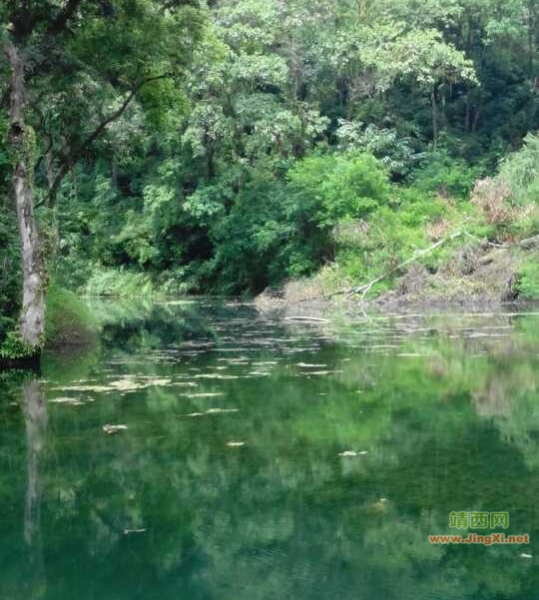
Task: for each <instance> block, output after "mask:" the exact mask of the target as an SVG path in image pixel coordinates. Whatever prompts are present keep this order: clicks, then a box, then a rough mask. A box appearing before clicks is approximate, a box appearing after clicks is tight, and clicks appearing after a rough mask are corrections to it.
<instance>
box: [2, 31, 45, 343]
mask: <svg viewBox="0 0 539 600" xmlns="http://www.w3.org/2000/svg"><path fill="white" fill-rule="evenodd" d="M5 51H6V55H7V58H8V60H9V64H10V67H11V89H10V91H11V102H10V115H9V117H10V118H9V130H8V142H9V144H10V145H11V149H12V156H13V175H12V185H13V194H14V199H15V207H16V209H17V220H18V224H19V232H20V237H21V249H22V267H23V282H22V287H23V298H22V310H21V316H20V327H21V335H22V339H23V341H24V342H25V343H26V344H27V345H28V346H29V347H30V348H32V349H34V350H35V352H36V354H37V353H38V352H39V350H40V348H41V345H42V343H43V334H44V326H45V291H44V287H45V285H44V272H43V271H44V269H43V266H44V265H43V258H42V255H41V246H40V242H39V233H38V227H37V222H36V219H35V215H34V201H33V192H32V184H33V181H32V180H33V162H34V158H33V146H34V132H33V130H32V128H31V127H29V126H27V125H26V123H25V122H24V104H25V82H24V59H23V57H22V56H21V53H20V51H19V49H18V48H17V47H16V46H15V44H14V43H13V42H12V41H7V42H6V44H5Z"/></svg>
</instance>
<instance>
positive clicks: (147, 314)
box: [0, 302, 539, 600]
mask: <svg viewBox="0 0 539 600" xmlns="http://www.w3.org/2000/svg"><path fill="white" fill-rule="evenodd" d="M116 310H117V311H118V310H119V309H118V307H116ZM102 312H103V327H104V331H103V340H104V343H103V346H102V348H101V350H100V351H99V352H100V353H99V352H98V353H94V354H92V356H91V357H88V358H87V359H86V360H80V359H77V360H76V361H75V363H74V364H69V363H65V362H58V358H54V359H53V360H51V361H50V362H46V364H45V365H44V376H45V379H46V382H45V383H43V384H39V383H37V382H35V381H33V382H26V384H25V385H24V387H21V386H12V388H11V389H10V390H9V389H8V388H7V387H5V390H6V394H5V401H4V402H3V403H2V404H1V405H0V418H2V421H1V422H2V423H3V424H4V425H3V428H4V432H5V434H6V435H5V436H4V435H3V436H2V438H0V477H1V478H2V481H5V482H7V483H8V484H9V485H7V486H3V487H2V486H0V494H1V496H0V498H1V500H2V505H3V506H5V507H7V510H8V514H9V515H10V516H9V518H2V517H0V525H1V526H2V528H3V529H5V530H6V535H3V536H2V537H1V538H0V560H2V564H3V566H4V576H3V580H2V581H0V590H2V585H5V586H6V593H4V594H3V596H2V597H4V596H5V597H9V598H12V599H13V600H22V599H23V598H24V599H25V600H26V599H27V598H28V597H29V596H31V594H29V593H26V592H25V590H24V586H23V585H22V582H24V581H25V576H24V568H23V564H27V563H25V562H24V561H23V560H22V559H21V557H22V556H27V554H24V553H22V552H21V553H17V552H15V553H14V554H13V552H12V548H13V547H15V548H16V547H17V543H18V542H17V540H18V538H20V537H22V536H21V535H20V532H21V529H22V524H23V523H24V534H25V538H26V539H27V541H28V543H29V545H30V548H31V549H32V552H34V553H35V554H34V556H35V558H33V559H32V560H33V561H34V564H35V565H37V566H36V568H35V569H34V572H35V573H36V577H35V579H34V581H37V582H39V581H41V582H42V584H41V585H38V584H36V585H34V586H33V589H34V591H33V592H32V593H33V594H34V596H38V591H36V590H41V591H40V593H41V595H42V597H45V598H47V599H50V600H68V598H69V599H71V598H73V597H76V598H77V599H86V598H88V600H89V599H92V600H93V599H95V598H103V599H104V600H124V599H125V600H128V599H129V600H132V599H133V598H141V599H144V600H146V599H149V600H151V599H153V598H160V599H163V600H172V599H173V598H174V599H175V598H177V597H178V596H181V597H182V598H185V599H187V600H190V599H197V600H200V599H210V598H211V599H221V598H223V600H224V599H227V600H228V599H229V598H235V599H238V600H243V599H245V600H247V599H249V600H251V599H252V598H260V599H264V600H266V599H270V598H294V599H295V600H303V599H305V600H307V599H308V600H311V599H313V598H314V599H316V598H324V599H326V598H339V599H343V600H349V599H350V600H352V599H354V600H356V599H362V598H365V599H366V600H367V599H369V600H370V599H372V598H377V599H378V598H382V599H385V598H395V599H397V598H398V599H399V600H402V599H404V600H408V599H410V600H411V599H413V600H418V599H419V600H420V599H427V598H428V599H430V598H443V599H446V598H447V599H449V598H470V599H472V598H473V599H474V600H475V599H477V598H485V599H494V598H515V599H516V598H518V599H519V600H523V599H531V598H534V597H535V589H536V586H537V583H538V581H537V578H538V574H539V570H538V568H537V566H536V558H535V554H536V552H535V548H536V545H535V541H534V540H535V539H536V538H537V536H539V517H538V515H537V511H536V508H535V506H536V498H537V495H538V493H539V478H538V472H537V469H539V412H538V411H537V402H538V400H539V397H538V392H537V373H538V372H539V371H538V366H539V364H538V363H539V353H538V349H539V342H538V340H539V335H538V334H539V319H538V318H537V317H535V316H533V315H518V316H514V315H495V316H490V317H485V316H478V315H475V316H467V317H463V316H458V317H457V318H454V317H445V316H442V317H436V318H417V319H414V318H406V319H402V318H398V319H394V320H391V319H385V318H383V319H378V320H371V321H368V322H362V323H357V324H353V323H352V324H350V323H344V322H343V323H342V324H341V325H334V324H328V325H313V324H305V323H303V324H301V323H295V324H294V323H289V322H283V321H281V320H279V319H275V318H273V317H272V316H268V315H262V314H259V313H257V312H256V311H255V310H254V309H253V308H252V307H250V306H241V305H233V306H226V305H222V304H214V303H204V302H203V303H201V304H192V303H191V304H173V305H166V306H155V305H146V306H145V307H143V309H141V311H140V312H139V311H138V310H137V309H135V308H133V307H131V308H130V309H129V310H128V311H126V312H125V313H122V312H121V311H119V312H117V313H116V314H113V311H109V310H106V308H105V309H102ZM43 394H45V396H46V403H45V402H44V396H43ZM20 398H22V399H23V406H24V410H23V413H22V414H21V415H20V416H21V420H19V421H17V418H16V414H15V413H14V412H13V407H11V405H10V400H11V401H15V402H16V401H17V400H19V399H20ZM47 409H48V413H49V416H48V417H47ZM47 419H48V420H49V421H50V431H49V433H48V434H47V451H45V434H46V427H47ZM106 425H112V426H115V425H116V426H117V425H124V426H125V427H126V429H120V430H117V431H116V432H113V433H107V431H113V430H110V429H108V430H107V428H105V429H104V427H105V426H106ZM24 428H26V449H25V451H26V455H24V452H23V451H22V449H23V448H24V444H23V441H24ZM25 462H26V464H27V481H26V482H25V483H23V484H21V485H19V484H18V480H17V475H16V474H17V473H18V472H19V471H20V469H21V466H22V465H24V464H25ZM8 475H9V476H11V480H8V477H7V476H8ZM18 505H20V506H21V507H22V506H26V510H25V511H24V513H22V512H21V514H18V513H17V512H16V510H15V511H12V512H11V513H10V512H9V510H10V508H9V507H11V506H18ZM40 506H41V512H40ZM454 510H507V511H509V512H510V517H511V532H513V533H530V535H531V537H532V546H531V547H530V548H527V549H525V553H526V554H527V555H528V556H531V557H532V558H524V557H522V556H521V554H522V553H523V549H522V548H514V547H495V546H493V547H490V548H483V547H475V548H472V547H468V548H463V547H449V546H447V547H435V546H431V545H430V544H429V543H428V541H427V540H428V535H429V534H431V533H446V532H448V531H449V530H448V515H449V513H450V512H452V511H454ZM11 523H15V524H16V525H17V527H18V526H19V525H20V526H21V527H20V528H19V529H18V530H17V531H15V528H14V527H11ZM537 539H539V538H537ZM25 552H28V548H26V550H25ZM28 564H30V563H28ZM45 568H46V570H47V574H48V586H47V588H45V585H44V583H43V582H44V581H45V576H44V573H45ZM6 584H7V585H6ZM2 591H3V590H2Z"/></svg>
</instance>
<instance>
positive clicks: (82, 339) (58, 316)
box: [45, 284, 99, 349]
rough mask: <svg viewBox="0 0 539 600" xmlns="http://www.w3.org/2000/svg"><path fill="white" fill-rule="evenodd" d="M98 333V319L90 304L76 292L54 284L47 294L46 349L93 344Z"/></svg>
mask: <svg viewBox="0 0 539 600" xmlns="http://www.w3.org/2000/svg"><path fill="white" fill-rule="evenodd" d="M98 332H99V326H98V324H97V321H96V320H95V318H94V317H93V315H92V313H91V312H90V310H89V309H88V307H87V306H86V304H85V303H84V302H83V301H82V300H81V299H80V298H79V297H78V296H76V295H75V294H74V293H73V292H70V291H68V290H65V289H63V288H61V287H58V286H56V285H54V284H53V285H51V287H50V288H49V291H48V294H47V309H46V325H45V346H46V348H53V349H61V348H66V347H72V346H88V345H93V344H95V343H96V341H97V336H98Z"/></svg>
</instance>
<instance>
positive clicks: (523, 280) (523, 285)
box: [516, 255, 539, 300]
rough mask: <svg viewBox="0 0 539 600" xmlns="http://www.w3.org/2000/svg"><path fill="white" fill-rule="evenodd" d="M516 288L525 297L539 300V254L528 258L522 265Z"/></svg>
mask: <svg viewBox="0 0 539 600" xmlns="http://www.w3.org/2000/svg"><path fill="white" fill-rule="evenodd" d="M516 289H517V291H518V294H519V296H522V297H523V298H526V299H529V300H539V255H535V256H533V257H532V258H530V259H528V260H527V261H526V262H525V263H524V265H523V266H522V267H521V269H520V271H519V273H518V281H517V285H516Z"/></svg>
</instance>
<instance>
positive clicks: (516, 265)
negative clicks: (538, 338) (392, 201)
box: [255, 236, 539, 317]
mask: <svg viewBox="0 0 539 600" xmlns="http://www.w3.org/2000/svg"><path fill="white" fill-rule="evenodd" d="M472 241H473V243H471V244H466V245H461V246H460V247H459V248H454V249H453V251H452V252H450V253H449V254H448V255H447V256H446V258H444V260H442V261H440V263H439V264H438V265H433V263H432V261H431V262H430V264H428V265H426V264H425V263H424V262H422V261H421V260H420V259H418V260H417V261H410V263H409V264H408V266H407V267H406V268H404V269H402V270H400V271H399V272H396V271H388V272H386V273H385V274H384V273H382V274H381V275H380V276H379V277H378V278H376V280H375V281H374V282H373V281H371V282H365V283H364V284H359V285H358V284H356V285H355V286H353V285H350V283H349V282H347V281H342V282H341V284H340V285H335V281H331V282H330V284H328V282H327V278H324V276H323V275H320V274H319V275H317V276H316V277H314V278H312V279H304V280H294V281H289V282H287V283H286V284H285V285H283V286H282V287H280V288H276V289H268V290H266V291H265V292H264V293H263V294H261V295H259V296H258V297H257V298H256V300H255V304H256V306H257V307H258V308H259V309H261V310H262V311H268V310H279V311H281V312H283V314H286V315H291V314H294V313H296V314H297V315H298V316H309V315H312V316H313V317H320V315H322V314H324V313H327V312H328V311H337V312H344V313H346V314H356V313H357V312H360V313H363V312H365V311H381V312H391V313H396V312H409V311H411V310H412V311H413V310H421V311H422V312H432V311H438V310H449V309H451V310H455V309H458V310H466V311H483V310H489V311H491V310H500V308H501V307H502V306H504V305H513V306H514V305H518V306H527V305H530V304H532V305H533V304H534V303H536V302H537V301H538V300H539V273H538V270H539V269H538V268H537V266H538V265H539V236H533V237H530V238H526V239H524V240H521V241H519V242H516V243H514V244H507V245H502V244H492V243H490V242H488V241H486V240H477V239H476V240H472ZM385 276H387V279H388V280H391V289H389V290H387V289H384V287H382V288H381V290H382V291H380V292H378V293H377V292H376V289H374V291H373V288H375V284H378V283H381V282H383V280H384V279H385Z"/></svg>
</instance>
